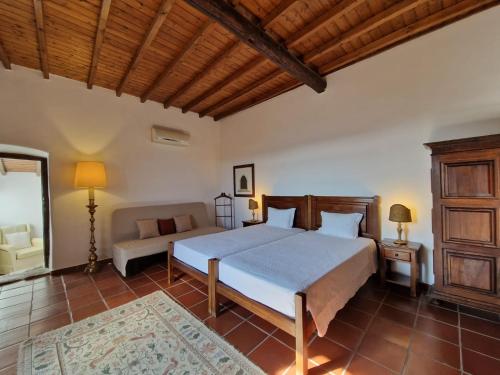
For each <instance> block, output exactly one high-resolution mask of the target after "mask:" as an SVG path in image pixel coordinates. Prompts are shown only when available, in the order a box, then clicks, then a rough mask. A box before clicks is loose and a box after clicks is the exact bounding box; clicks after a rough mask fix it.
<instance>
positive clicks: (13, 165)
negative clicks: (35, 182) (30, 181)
mask: <svg viewBox="0 0 500 375" xmlns="http://www.w3.org/2000/svg"><path fill="white" fill-rule="evenodd" d="M9 172H27V173H36V174H37V176H40V161H38V160H24V159H5V158H0V175H3V176H5V175H6V174H7V173H9Z"/></svg>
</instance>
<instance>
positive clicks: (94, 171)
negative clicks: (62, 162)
mask: <svg viewBox="0 0 500 375" xmlns="http://www.w3.org/2000/svg"><path fill="white" fill-rule="evenodd" d="M106 182H107V181H106V170H105V168H104V163H102V162H98V161H81V162H78V163H77V164H76V172H75V187H76V188H77V189H82V188H83V189H88V191H89V204H88V206H86V207H87V208H88V209H89V214H90V249H89V252H90V255H89V263H88V264H87V266H86V267H85V272H86V273H95V272H97V254H96V248H95V237H94V231H95V226H94V222H95V219H94V214H95V211H96V208H97V205H96V204H95V198H94V189H102V188H105V187H106Z"/></svg>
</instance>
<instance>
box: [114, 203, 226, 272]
mask: <svg viewBox="0 0 500 375" xmlns="http://www.w3.org/2000/svg"><path fill="white" fill-rule="evenodd" d="M180 215H190V217H191V224H192V227H193V229H192V230H190V231H187V232H181V233H173V234H168V235H165V236H158V237H153V238H146V239H142V240H141V239H139V229H138V227H137V223H136V221H137V220H140V219H169V218H172V217H174V216H180ZM222 231H224V229H223V228H219V227H215V226H212V225H210V221H209V219H208V213H207V207H206V205H205V204H204V203H202V202H193V203H179V204H168V205H159V206H143V207H126V208H120V209H116V210H114V211H113V214H112V216H111V238H112V241H113V264H114V266H115V267H116V269H117V270H118V271H119V272H120V273H121V274H122V275H123V276H124V277H126V276H131V275H133V274H134V273H135V272H137V267H136V266H134V264H135V263H134V261H135V262H138V261H141V260H144V259H146V260H147V259H151V258H152V257H154V256H155V255H159V254H162V255H165V259H166V252H167V247H168V243H169V242H170V241H173V242H175V241H179V240H183V239H186V238H191V237H196V236H203V235H207V234H212V233H217V232H222Z"/></svg>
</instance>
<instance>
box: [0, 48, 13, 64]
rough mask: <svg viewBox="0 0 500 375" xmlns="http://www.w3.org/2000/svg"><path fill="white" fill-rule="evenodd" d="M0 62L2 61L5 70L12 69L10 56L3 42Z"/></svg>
mask: <svg viewBox="0 0 500 375" xmlns="http://www.w3.org/2000/svg"><path fill="white" fill-rule="evenodd" d="M0 60H2V64H3V66H4V68H5V69H11V66H10V59H9V55H7V52H6V51H5V48H4V47H3V44H2V42H0Z"/></svg>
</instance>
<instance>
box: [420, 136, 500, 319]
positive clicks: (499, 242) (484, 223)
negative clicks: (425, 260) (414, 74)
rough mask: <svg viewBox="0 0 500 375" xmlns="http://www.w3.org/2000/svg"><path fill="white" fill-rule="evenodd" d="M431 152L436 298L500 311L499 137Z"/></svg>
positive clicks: (441, 145) (432, 146)
mask: <svg viewBox="0 0 500 375" xmlns="http://www.w3.org/2000/svg"><path fill="white" fill-rule="evenodd" d="M426 146H427V147H429V148H430V149H431V150H432V194H433V210H432V227H433V234H434V276H435V285H434V288H433V297H435V298H437V299H442V300H447V301H451V302H455V303H459V304H463V305H467V306H472V307H476V308H480V309H486V310H491V311H495V312H500V290H499V289H500V284H499V279H500V238H499V236H500V233H499V232H500V177H499V176H500V134H497V135H490V136H484V137H476V138H467V139H458V140H452V141H444V142H434V143H427V144H426Z"/></svg>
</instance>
